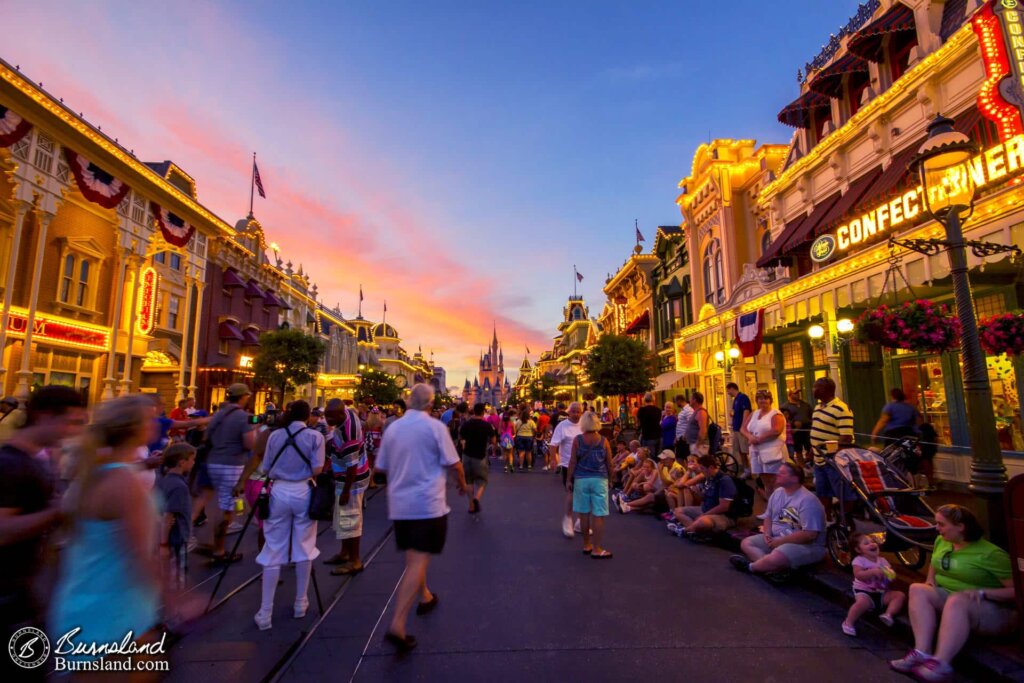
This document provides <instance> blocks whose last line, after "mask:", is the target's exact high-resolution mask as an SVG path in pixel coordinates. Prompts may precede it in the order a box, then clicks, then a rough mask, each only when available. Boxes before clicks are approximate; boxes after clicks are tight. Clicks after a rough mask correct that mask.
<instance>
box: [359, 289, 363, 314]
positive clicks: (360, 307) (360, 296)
mask: <svg viewBox="0 0 1024 683" xmlns="http://www.w3.org/2000/svg"><path fill="white" fill-rule="evenodd" d="M359 317H360V318H362V317H363V286H362V285H359Z"/></svg>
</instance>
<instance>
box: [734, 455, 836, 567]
mask: <svg viewBox="0 0 1024 683" xmlns="http://www.w3.org/2000/svg"><path fill="white" fill-rule="evenodd" d="M775 481H776V484H777V485H778V488H776V489H775V491H774V492H773V493H772V495H771V498H769V499H768V508H767V509H766V510H765V519H764V533H762V534H757V535H756V536H749V537H747V538H745V539H743V542H742V543H741V544H740V550H742V551H743V555H733V556H732V557H730V558H729V562H731V563H732V566H734V567H736V569H739V570H740V571H744V572H750V573H752V574H765V575H767V576H768V577H769V578H773V579H782V578H785V576H786V575H787V574H788V572H789V570H791V569H796V568H797V567H803V566H805V565H808V564H814V563H816V562H821V561H822V560H823V559H824V558H825V508H824V507H823V506H822V504H821V501H819V500H818V499H817V498H816V497H815V496H814V494H813V493H811V492H810V491H808V490H807V489H805V488H804V487H803V481H804V471H803V469H802V468H800V467H798V466H796V465H794V464H793V463H791V462H784V463H782V466H781V467H779V473H778V477H777V478H776V480H775Z"/></svg>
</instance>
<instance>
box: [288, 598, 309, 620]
mask: <svg viewBox="0 0 1024 683" xmlns="http://www.w3.org/2000/svg"><path fill="white" fill-rule="evenodd" d="M293 609H294V610H295V611H294V612H293V613H292V616H293V617H295V618H296V619H301V618H302V617H304V616H306V610H307V609H309V600H308V599H307V600H301V601H297V602H296V603H295V606H294V608H293Z"/></svg>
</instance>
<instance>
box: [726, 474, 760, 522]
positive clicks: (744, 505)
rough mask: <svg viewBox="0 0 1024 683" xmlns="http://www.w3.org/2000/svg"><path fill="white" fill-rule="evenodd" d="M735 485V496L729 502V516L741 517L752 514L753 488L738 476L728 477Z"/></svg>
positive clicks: (733, 517)
mask: <svg viewBox="0 0 1024 683" xmlns="http://www.w3.org/2000/svg"><path fill="white" fill-rule="evenodd" d="M729 478H730V479H732V483H733V484H734V485H735V486H736V497H735V498H733V499H732V502H731V503H729V513H728V514H729V517H731V518H732V519H743V518H744V517H749V516H750V515H752V514H754V489H752V488H750V486H749V485H748V484H747V482H745V481H743V480H742V479H740V478H739V477H729Z"/></svg>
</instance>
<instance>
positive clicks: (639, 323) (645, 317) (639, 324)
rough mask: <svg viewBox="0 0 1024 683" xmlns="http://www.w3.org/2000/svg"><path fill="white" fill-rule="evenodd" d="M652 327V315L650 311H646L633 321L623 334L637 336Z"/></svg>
mask: <svg viewBox="0 0 1024 683" xmlns="http://www.w3.org/2000/svg"><path fill="white" fill-rule="evenodd" d="M650 327H651V314H650V312H648V311H644V312H643V313H641V314H640V315H638V316H637V317H636V318H634V319H633V322H631V323H630V324H629V325H626V329H624V330H623V331H622V334H636V333H637V332H640V331H642V330H646V329H650Z"/></svg>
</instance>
